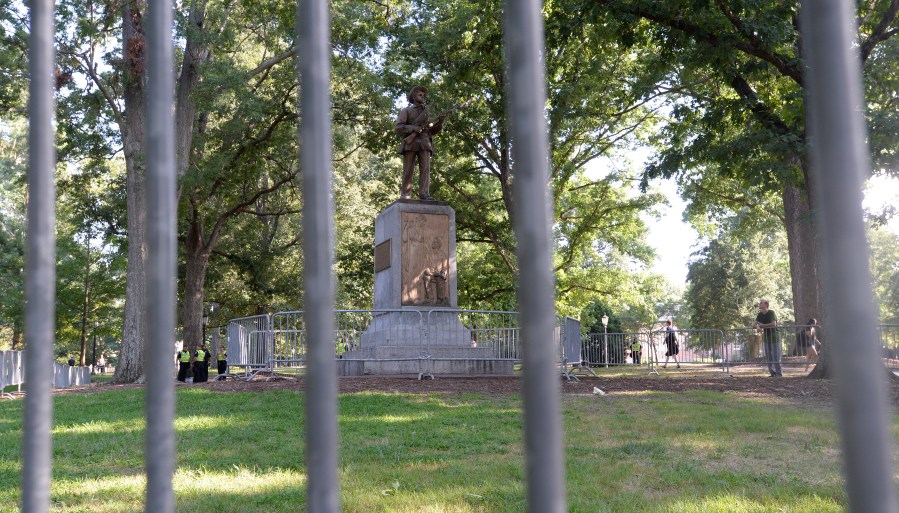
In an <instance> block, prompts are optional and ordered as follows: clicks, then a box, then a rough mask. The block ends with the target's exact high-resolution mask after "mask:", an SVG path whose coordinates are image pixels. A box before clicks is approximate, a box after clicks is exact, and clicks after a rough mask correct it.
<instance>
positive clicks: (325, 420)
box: [297, 0, 339, 513]
mask: <svg viewBox="0 0 899 513" xmlns="http://www.w3.org/2000/svg"><path fill="white" fill-rule="evenodd" d="M297 40H298V41H299V48H300V50H299V52H298V55H299V77H300V119H301V122H300V145H301V150H300V168H301V170H302V180H303V255H304V258H305V265H304V268H303V279H304V283H305V289H306V290H305V295H304V298H305V299H304V301H305V308H304V310H305V313H304V316H305V322H306V329H307V330H308V331H307V334H308V336H307V341H308V349H307V350H308V368H307V373H306V381H307V388H306V390H307V393H306V472H307V475H308V479H309V486H308V488H307V506H308V508H309V512H310V513H337V512H338V510H339V500H338V488H337V443H338V437H337V363H336V361H335V359H334V328H335V318H334V315H335V314H334V296H335V292H334V276H333V275H332V272H331V269H332V266H331V262H332V258H333V236H332V234H333V217H332V216H333V212H334V208H333V201H332V199H331V111H330V108H331V98H330V73H331V53H330V52H331V50H330V17H329V14H328V3H327V1H326V0H300V2H299V4H298V6H297Z"/></svg>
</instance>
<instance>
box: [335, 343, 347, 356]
mask: <svg viewBox="0 0 899 513" xmlns="http://www.w3.org/2000/svg"><path fill="white" fill-rule="evenodd" d="M334 352H335V353H337V357H338V358H343V353H345V352H347V343H346V342H338V343H336V344H334Z"/></svg>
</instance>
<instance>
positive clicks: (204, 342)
mask: <svg viewBox="0 0 899 513" xmlns="http://www.w3.org/2000/svg"><path fill="white" fill-rule="evenodd" d="M207 324H209V314H208V313H206V311H205V310H204V311H203V340H201V341H200V345H201V346H205V345H206V325H207Z"/></svg>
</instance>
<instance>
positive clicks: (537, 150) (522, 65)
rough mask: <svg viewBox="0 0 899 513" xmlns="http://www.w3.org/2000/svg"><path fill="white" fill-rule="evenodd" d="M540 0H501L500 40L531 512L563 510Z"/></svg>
mask: <svg viewBox="0 0 899 513" xmlns="http://www.w3.org/2000/svg"><path fill="white" fill-rule="evenodd" d="M541 5H542V2H539V1H537V0H515V1H507V2H506V3H505V9H506V13H505V23H504V30H503V34H504V41H503V43H504V47H505V52H506V69H507V70H508V74H509V80H508V85H507V88H506V97H507V98H506V102H507V103H506V104H507V110H506V112H507V113H508V117H509V133H510V134H511V138H512V160H513V162H514V167H513V169H514V181H513V187H514V189H515V205H516V209H515V218H514V221H515V223H514V229H515V236H516V240H517V244H516V252H517V255H518V262H519V268H518V304H519V307H520V310H521V321H522V330H521V336H522V344H523V346H524V349H523V352H524V354H523V355H522V356H523V360H524V369H523V370H524V376H523V380H524V429H525V433H524V439H525V450H526V452H525V460H526V466H527V502H528V511H532V512H535V513H536V512H540V513H562V512H563V511H566V509H567V508H566V501H565V468H564V466H563V464H562V456H563V448H562V418H561V414H560V410H559V406H560V398H559V395H560V389H561V385H560V383H559V379H558V377H557V375H556V348H555V347H554V346H553V344H552V340H553V328H555V315H554V305H553V298H554V296H555V294H554V292H555V291H554V286H553V279H552V272H551V269H552V267H551V265H552V262H551V254H550V252H551V251H552V239H551V238H550V228H549V224H550V216H549V212H550V202H549V197H548V194H549V191H548V189H547V187H548V185H547V183H548V179H549V143H548V140H547V126H546V118H545V117H544V114H543V110H544V108H545V106H546V75H545V72H544V70H543V63H542V61H541V60H540V56H541V55H542V54H543V17H542V15H541V11H540V8H541Z"/></svg>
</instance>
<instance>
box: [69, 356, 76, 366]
mask: <svg viewBox="0 0 899 513" xmlns="http://www.w3.org/2000/svg"><path fill="white" fill-rule="evenodd" d="M74 366H75V358H74V357H72V356H70V357H69V367H74Z"/></svg>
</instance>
